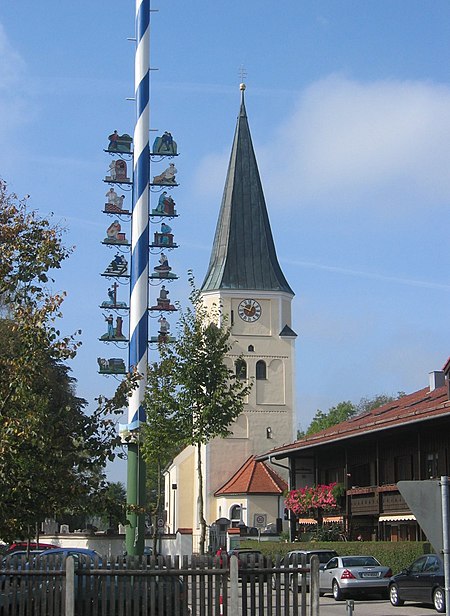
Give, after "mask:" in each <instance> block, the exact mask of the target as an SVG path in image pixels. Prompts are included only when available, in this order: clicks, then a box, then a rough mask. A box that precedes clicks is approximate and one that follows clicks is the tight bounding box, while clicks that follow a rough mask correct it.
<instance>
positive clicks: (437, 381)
mask: <svg viewBox="0 0 450 616" xmlns="http://www.w3.org/2000/svg"><path fill="white" fill-rule="evenodd" d="M428 376H429V378H430V391H434V390H435V389H438V388H439V387H444V385H445V375H444V372H443V370H433V372H430V373H429V374H428Z"/></svg>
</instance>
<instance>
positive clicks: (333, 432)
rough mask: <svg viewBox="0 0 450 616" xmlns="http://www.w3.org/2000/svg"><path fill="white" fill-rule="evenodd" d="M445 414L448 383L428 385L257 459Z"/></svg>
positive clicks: (448, 410) (448, 409)
mask: <svg viewBox="0 0 450 616" xmlns="http://www.w3.org/2000/svg"><path fill="white" fill-rule="evenodd" d="M446 415H450V401H449V390H448V384H447V383H446V385H445V386H444V387H439V388H437V389H435V390H434V391H430V390H429V388H428V387H426V388H424V389H420V390H419V391H416V392H414V393H412V394H408V395H406V396H403V397H402V398H399V399H398V400H394V401H393V402H388V403H387V404H383V406H379V407H378V408H376V409H373V410H372V411H368V412H366V413H362V414H361V415H356V416H354V417H352V418H350V419H348V420H347V421H343V422H342V423H340V424H336V425H335V426H331V427H330V428H327V429H325V430H321V431H320V432H317V433H316V434H312V435H311V436H306V437H304V438H302V439H300V440H299V441H295V442H294V443H292V444H290V445H283V447H278V448H277V449H273V450H271V451H270V452H268V453H266V454H263V455H259V456H258V459H259V460H264V459H268V458H270V457H271V456H273V457H276V458H282V457H284V456H283V455H280V454H287V453H291V452H295V451H300V450H303V449H308V448H310V447H316V446H320V445H322V444H326V443H330V442H336V441H340V440H344V439H349V438H354V437H359V436H362V435H364V434H369V433H375V432H378V431H382V430H387V429H390V428H395V427H399V426H406V425H408V424H412V423H417V422H422V421H428V420H430V419H433V418H436V417H441V416H446Z"/></svg>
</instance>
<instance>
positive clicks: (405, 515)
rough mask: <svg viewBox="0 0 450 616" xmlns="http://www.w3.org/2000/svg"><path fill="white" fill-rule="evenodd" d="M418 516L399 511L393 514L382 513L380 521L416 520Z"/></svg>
mask: <svg viewBox="0 0 450 616" xmlns="http://www.w3.org/2000/svg"><path fill="white" fill-rule="evenodd" d="M415 519H416V516H414V515H413V514H412V513H397V514H393V515H380V517H379V518H378V521H379V522H410V521H415Z"/></svg>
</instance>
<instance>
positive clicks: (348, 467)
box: [257, 360, 450, 541]
mask: <svg viewBox="0 0 450 616" xmlns="http://www.w3.org/2000/svg"><path fill="white" fill-rule="evenodd" d="M449 371H450V360H449V361H447V363H446V365H445V366H444V369H443V370H442V371H438V372H432V373H430V386H429V387H427V388H425V389H421V390H419V391H416V392H414V393H412V394H409V395H406V396H404V397H402V398H399V399H398V400H395V401H393V402H390V403H389V404H385V405H383V406H380V407H379V408H376V409H374V410H372V411H369V412H366V413H363V414H360V415H357V416H355V417H353V418H351V419H349V420H347V421H345V422H342V423H340V424H338V425H335V426H332V427H330V428H328V429H326V430H322V431H321V432H319V433H317V434H314V435H311V436H307V437H305V438H303V439H301V440H299V441H296V442H295V443H293V444H291V445H286V446H283V447H279V448H277V449H273V450H272V451H270V452H268V453H267V454H264V455H263V456H257V458H258V459H259V460H270V461H271V462H272V463H281V464H283V465H286V464H287V465H288V467H289V474H290V487H291V489H292V488H300V487H305V486H312V485H319V484H329V483H331V482H338V483H341V484H342V485H343V486H344V488H345V490H346V492H345V497H344V498H343V499H342V508H341V510H340V511H336V512H333V515H330V516H328V517H325V519H324V521H325V522H338V523H339V524H341V526H342V531H343V533H345V534H346V535H347V536H348V538H349V539H356V538H358V537H359V536H361V537H362V539H364V540H387V541H389V540H391V541H415V540H419V539H423V538H424V537H423V535H422V531H421V529H420V527H419V526H418V524H417V522H416V519H415V517H414V515H413V514H412V513H411V511H410V510H409V508H408V506H407V504H406V502H405V501H404V500H403V498H402V496H401V495H400V493H399V491H398V488H397V481H400V480H422V479H432V478H439V477H440V476H442V475H450V400H449ZM312 523H314V520H312V519H308V520H302V519H291V534H292V538H294V537H295V536H296V535H297V534H298V530H299V528H300V527H301V525H302V524H312Z"/></svg>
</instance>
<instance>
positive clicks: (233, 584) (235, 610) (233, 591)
mask: <svg viewBox="0 0 450 616" xmlns="http://www.w3.org/2000/svg"><path fill="white" fill-rule="evenodd" d="M238 577H239V576H238V558H237V556H234V555H233V556H231V558H230V615H231V616H238V614H239V581H238Z"/></svg>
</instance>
